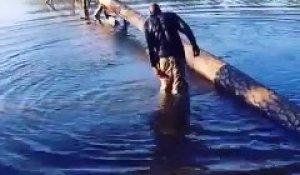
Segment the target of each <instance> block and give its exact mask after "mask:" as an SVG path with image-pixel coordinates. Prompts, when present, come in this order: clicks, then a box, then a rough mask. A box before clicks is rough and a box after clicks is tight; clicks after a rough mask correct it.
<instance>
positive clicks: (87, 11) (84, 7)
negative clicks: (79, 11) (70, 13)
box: [82, 0, 90, 20]
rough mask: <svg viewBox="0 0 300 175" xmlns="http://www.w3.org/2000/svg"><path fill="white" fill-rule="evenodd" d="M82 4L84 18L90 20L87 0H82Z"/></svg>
mask: <svg viewBox="0 0 300 175" xmlns="http://www.w3.org/2000/svg"><path fill="white" fill-rule="evenodd" d="M82 1H83V2H82V4H83V11H84V17H83V19H84V20H90V13H89V4H90V3H89V0H82Z"/></svg>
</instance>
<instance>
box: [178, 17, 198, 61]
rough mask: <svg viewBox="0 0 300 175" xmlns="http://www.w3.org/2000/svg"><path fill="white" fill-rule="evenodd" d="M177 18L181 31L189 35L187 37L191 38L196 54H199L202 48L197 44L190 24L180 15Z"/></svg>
mask: <svg viewBox="0 0 300 175" xmlns="http://www.w3.org/2000/svg"><path fill="white" fill-rule="evenodd" d="M177 18H178V21H179V31H180V32H182V33H184V34H185V35H186V36H187V38H188V39H189V40H190V43H191V44H192V46H193V50H194V55H195V56H198V55H199V53H200V49H199V47H198V45H197V42H196V38H195V36H194V34H193V32H192V30H191V28H190V26H189V25H188V24H187V23H185V22H184V21H183V20H182V19H181V18H180V17H179V16H177Z"/></svg>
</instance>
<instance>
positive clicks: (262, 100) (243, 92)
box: [103, 0, 300, 133]
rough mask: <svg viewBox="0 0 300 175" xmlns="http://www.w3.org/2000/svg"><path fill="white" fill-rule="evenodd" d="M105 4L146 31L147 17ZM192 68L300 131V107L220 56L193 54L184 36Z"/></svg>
mask: <svg viewBox="0 0 300 175" xmlns="http://www.w3.org/2000/svg"><path fill="white" fill-rule="evenodd" d="M103 2H104V4H105V5H108V6H111V7H113V8H115V9H116V11H118V13H119V15H120V16H121V17H122V18H123V19H126V20H127V21H129V22H130V23H131V25H132V26H135V27H136V28H138V29H139V30H141V31H143V26H144V22H145V20H146V19H145V17H143V16H142V15H141V14H140V13H138V12H137V11H135V10H133V9H132V8H130V7H129V6H127V5H126V4H124V3H122V2H120V1H119V0H104V1H103ZM182 40H183V43H184V48H185V53H186V62H187V65H188V67H189V68H191V69H192V70H194V71H195V72H196V73H197V74H199V75H200V76H202V77H204V78H206V79H207V80H209V81H211V82H212V83H214V84H215V86H216V87H217V88H221V89H223V90H225V91H226V92H228V93H230V94H233V95H234V96H237V97H239V98H240V99H242V100H243V101H244V102H246V103H247V104H248V105H250V106H252V107H254V108H256V109H258V110H260V111H262V112H264V113H265V114H266V115H267V116H268V117H269V118H271V119H274V120H276V121H277V122H279V123H280V124H281V125H283V126H285V127H286V128H289V129H291V130H294V131H296V132H298V133H300V107H299V106H298V105H296V104H294V103H293V102H291V101H289V100H288V99H287V98H285V97H283V96H281V95H279V94H278V93H276V92H275V91H273V90H271V89H270V88H268V87H266V86H264V85H263V84H261V83H259V82H257V81H256V80H254V79H253V78H251V77H250V76H248V75H246V74H245V73H243V72H242V71H240V70H238V69H237V68H235V67H233V66H231V65H230V64H228V63H226V62H225V61H224V60H222V59H221V58H219V57H217V56H215V55H213V54H211V53H209V52H207V51H205V50H204V49H201V54H200V55H199V56H197V57H194V56H193V51H192V46H191V45H190V43H189V42H187V41H186V40H185V39H184V38H182Z"/></svg>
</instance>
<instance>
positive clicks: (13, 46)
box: [0, 0, 300, 175]
mask: <svg viewBox="0 0 300 175" xmlns="http://www.w3.org/2000/svg"><path fill="white" fill-rule="evenodd" d="M54 2H55V3H56V4H55V5H56V9H57V10H56V11H53V10H51V9H50V8H48V7H47V6H46V5H45V4H44V2H43V1H40V0H10V1H6V2H4V0H1V2H0V14H1V15H0V115H1V117H0V125H1V126H2V127H0V174H3V175H10V174H12V175H16V174H21V175H27V174H28V175H31V174H34V175H35V174H47V175H64V174H66V175H86V174H101V175H102V174H103V175H106V174H129V175H132V174H133V175H135V174H136V175H171V174H172V175H173V174H176V175H177V174H178V175H179V174H180V175H195V174H197V175H198V174H222V175H223V174H242V173H250V174H276V173H277V174H281V175H284V174H297V173H300V142H299V137H298V136H293V134H292V133H290V132H288V131H285V129H283V128H280V127H279V126H278V125H277V124H276V123H274V122H272V121H270V120H268V119H267V118H266V116H264V115H261V114H260V113H258V112H257V111H254V110H252V109H251V108H248V107H247V106H245V105H243V104H240V102H238V101H236V100H235V99H233V98H232V97H230V96H226V95H224V94H220V93H218V92H216V91H215V89H214V88H213V86H212V84H210V83H208V82H206V81H204V80H202V79H201V78H200V77H197V76H195V75H194V74H193V73H189V74H188V80H189V84H190V97H189V98H190V104H189V105H190V114H189V113H188V112H187V113H185V110H181V109H182V108H181V107H182V106H186V105H188V104H187V103H184V104H183V105H182V104H180V103H177V102H176V99H175V100H174V99H171V98H169V97H164V96H160V95H159V94H158V88H159V87H158V81H157V79H156V78H155V77H154V75H153V73H152V70H151V68H150V66H149V63H148V60H147V56H146V55H145V53H144V40H143V34H142V33H141V32H139V31H137V30H136V29H134V28H132V27H131V28H130V30H129V32H128V34H127V35H124V34H123V33H120V32H114V31H113V30H112V29H111V28H109V27H103V26H100V25H96V24H95V23H92V24H91V25H87V24H86V23H85V22H84V21H81V20H80V19H79V17H80V15H79V13H80V11H78V10H76V11H74V10H72V5H71V4H70V2H68V1H67V0H63V1H60V3H57V2H56V1H55V0H54ZM126 2H127V3H128V4H129V5H130V6H131V7H133V8H134V9H136V10H138V11H140V12H141V13H143V14H145V15H146V14H147V12H148V10H147V6H148V4H149V3H150V1H147V0H126ZM160 2H161V5H162V8H163V9H164V10H170V11H175V12H177V13H178V14H179V15H180V16H182V18H183V19H185V20H186V21H187V22H188V24H190V25H191V27H192V29H193V31H194V32H195V35H196V38H197V40H198V42H199V45H200V46H201V47H202V48H205V49H206V50H209V51H211V52H212V53H214V54H216V55H218V56H221V57H223V58H224V59H225V60H226V61H228V62H229V63H231V64H232V65H234V66H236V67H237V68H239V69H241V70H242V71H244V72H246V73H247V74H249V75H251V76H252V77H253V78H255V79H257V80H258V81H260V82H262V83H263V84H265V85H267V86H269V87H271V88H272V89H275V90H276V91H278V92H279V93H280V94H282V95H284V96H286V97H288V98H289V99H290V100H292V101H294V102H295V103H298V104H300V93H299V92H300V77H299V75H300V69H299V67H300V57H299V55H300V49H299V46H300V2H299V1H296V0H294V1H293V0H276V1H275V0H268V1H267V0H264V1H261V0H224V1H221V0H220V1H215V0H190V1H188V0H182V1H170V0H169V1H165V0H163V1H160ZM74 12H75V15H74ZM177 100H178V99H177ZM173 104H175V105H174V106H175V107H174V106H172V105H173ZM176 105H179V106H176ZM181 105H182V106H181ZM170 109H171V110H170ZM171 111H176V112H177V113H176V112H175V113H174V112H171ZM178 114H180V115H178ZM183 114H185V115H183Z"/></svg>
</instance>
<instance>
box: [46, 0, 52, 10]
mask: <svg viewBox="0 0 300 175" xmlns="http://www.w3.org/2000/svg"><path fill="white" fill-rule="evenodd" d="M45 3H46V4H47V5H49V6H50V7H51V8H54V3H53V0H46V2H45Z"/></svg>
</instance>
